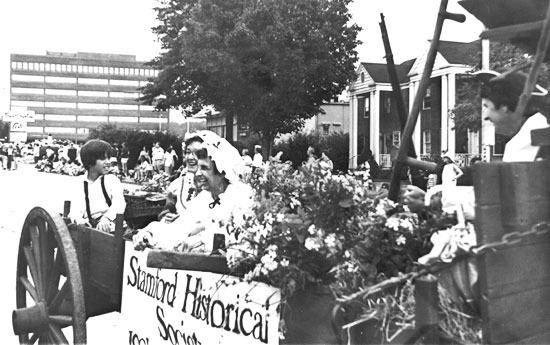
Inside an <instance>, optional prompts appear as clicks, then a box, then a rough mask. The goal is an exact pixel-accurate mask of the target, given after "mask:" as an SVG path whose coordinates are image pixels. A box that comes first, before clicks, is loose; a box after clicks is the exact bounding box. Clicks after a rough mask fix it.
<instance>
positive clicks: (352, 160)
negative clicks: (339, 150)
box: [348, 95, 359, 169]
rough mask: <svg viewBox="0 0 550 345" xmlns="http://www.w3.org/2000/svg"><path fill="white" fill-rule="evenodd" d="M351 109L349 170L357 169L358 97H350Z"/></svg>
mask: <svg viewBox="0 0 550 345" xmlns="http://www.w3.org/2000/svg"><path fill="white" fill-rule="evenodd" d="M349 102H350V107H349V112H350V114H349V161H348V168H350V169H355V168H357V113H358V108H357V106H358V103H359V102H357V96H356V95H354V96H351V97H350V101H349Z"/></svg>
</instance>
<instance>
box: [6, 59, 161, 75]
mask: <svg viewBox="0 0 550 345" xmlns="http://www.w3.org/2000/svg"><path fill="white" fill-rule="evenodd" d="M11 68H12V69H14V70H27V71H47V72H50V71H51V72H73V73H95V74H112V75H135V76H144V77H156V76H157V75H158V70H154V69H149V68H128V67H106V66H84V65H66V64H59V63H44V62H19V61H12V63H11Z"/></svg>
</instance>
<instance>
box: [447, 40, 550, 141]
mask: <svg viewBox="0 0 550 345" xmlns="http://www.w3.org/2000/svg"><path fill="white" fill-rule="evenodd" d="M532 59H533V56H531V55H529V54H527V53H526V51H525V50H523V49H521V48H519V47H516V46H514V45H512V44H509V43H502V42H491V45H490V49H489V61H490V68H491V69H492V70H496V71H500V70H505V69H510V68H512V67H516V66H520V65H525V64H527V63H528V62H530V61H531V60H532ZM471 61H472V63H471V66H474V70H479V69H480V64H479V61H481V53H478V54H476V55H475V56H472V58H471ZM526 71H527V72H528V71H529V70H528V69H527V70H526ZM538 83H539V84H540V85H541V86H543V87H545V88H548V87H549V86H550V74H549V71H548V65H547V64H546V63H543V64H542V65H541V69H540V72H539V78H538ZM456 85H457V102H456V105H455V108H454V109H453V110H452V117H453V119H454V123H455V127H454V129H455V130H456V131H462V130H470V131H472V132H477V131H479V130H480V128H481V100H480V99H479V97H478V93H477V85H478V84H477V82H476V81H475V78H473V77H472V76H469V75H461V76H459V77H457V84H456ZM537 101H539V103H538V104H537V105H538V107H539V108H540V109H541V111H542V112H545V113H546V114H550V100H549V99H548V97H544V98H543V99H540V100H537Z"/></svg>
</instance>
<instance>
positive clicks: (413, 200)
mask: <svg viewBox="0 0 550 345" xmlns="http://www.w3.org/2000/svg"><path fill="white" fill-rule="evenodd" d="M425 197H426V192H424V191H423V190H422V189H420V188H418V187H416V186H412V185H409V186H407V191H406V192H405V194H403V203H404V204H405V205H407V206H408V207H409V210H411V211H412V212H423V211H424V210H425V209H426V205H425V203H424V199H425Z"/></svg>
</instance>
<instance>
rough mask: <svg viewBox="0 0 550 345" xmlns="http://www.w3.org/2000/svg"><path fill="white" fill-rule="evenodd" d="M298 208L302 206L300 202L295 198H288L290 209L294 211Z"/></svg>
mask: <svg viewBox="0 0 550 345" xmlns="http://www.w3.org/2000/svg"><path fill="white" fill-rule="evenodd" d="M298 206H302V203H301V202H300V200H298V199H296V198H295V197H292V198H290V208H292V209H295V208H296V207H298Z"/></svg>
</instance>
